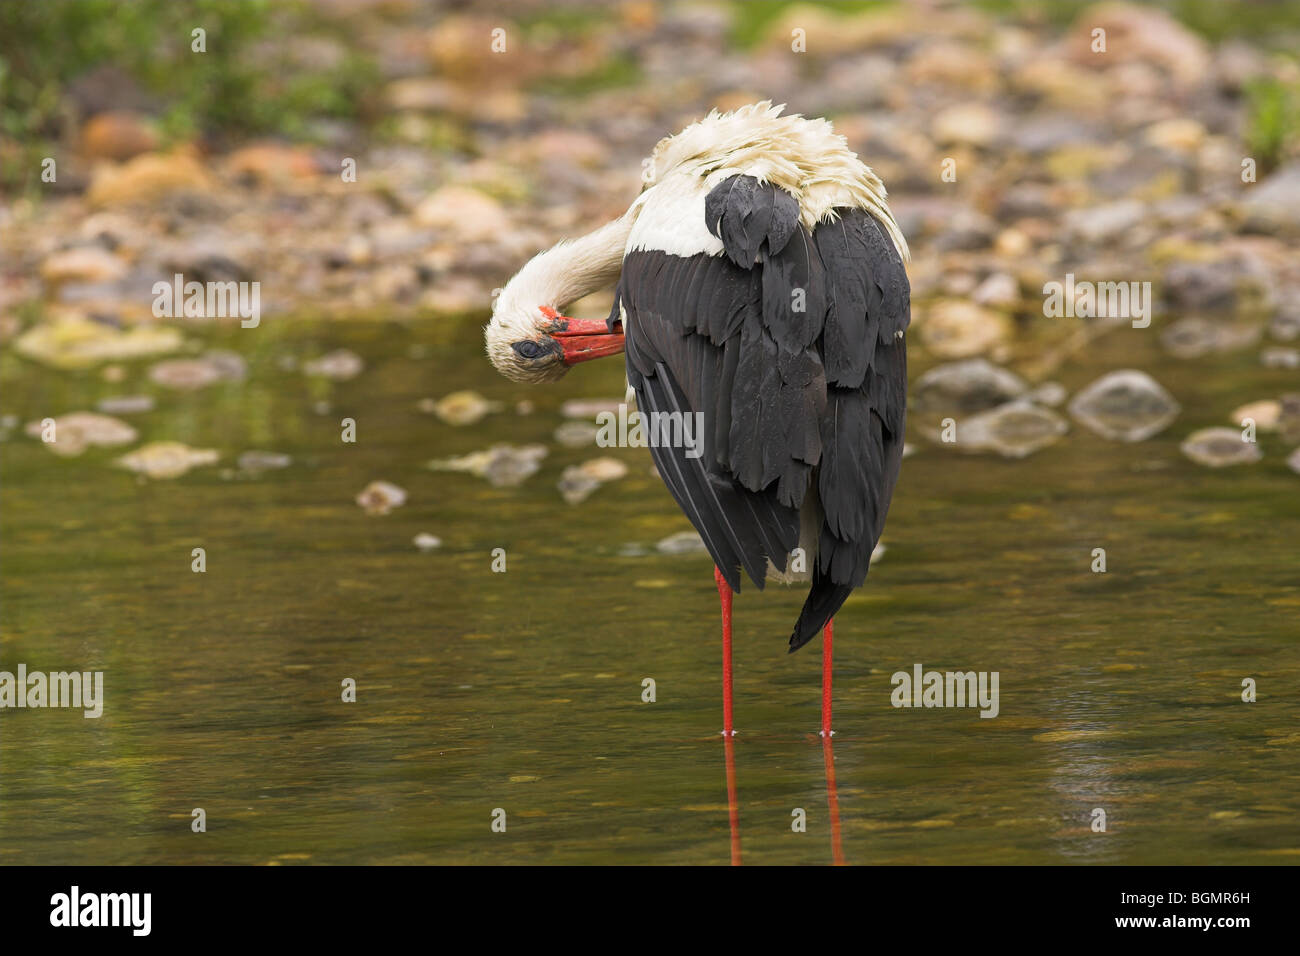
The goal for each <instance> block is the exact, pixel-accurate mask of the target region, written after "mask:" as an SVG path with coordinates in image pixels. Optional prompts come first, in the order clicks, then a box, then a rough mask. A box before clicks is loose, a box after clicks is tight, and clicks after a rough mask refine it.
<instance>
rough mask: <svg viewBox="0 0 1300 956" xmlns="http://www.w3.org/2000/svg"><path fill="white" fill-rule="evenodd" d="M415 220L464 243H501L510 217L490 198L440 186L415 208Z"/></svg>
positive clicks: (482, 194) (463, 189) (468, 191)
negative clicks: (495, 241)
mask: <svg viewBox="0 0 1300 956" xmlns="http://www.w3.org/2000/svg"><path fill="white" fill-rule="evenodd" d="M415 221H416V222H418V223H419V224H420V225H422V226H429V227H432V228H434V229H438V230H441V231H444V232H447V233H450V234H451V235H452V236H453V237H454V238H455V239H458V240H462V241H466V242H483V241H492V240H497V241H500V239H501V237H502V236H503V235H505V234H507V233H509V232H510V230H511V223H510V218H509V217H508V216H507V215H506V214H505V211H504V210H503V209H502V208H501V204H500V203H498V202H497V201H496V200H495V199H493V198H492V197H491V196H488V195H487V194H485V193H481V192H479V191H478V190H477V189H471V188H469V187H467V186H443V187H442V188H441V189H439V190H437V191H436V192H434V193H432V194H431V195H430V196H428V197H427V198H426V199H425V200H424V201H423V202H421V203H420V204H419V205H418V206H417V207H416V208H415Z"/></svg>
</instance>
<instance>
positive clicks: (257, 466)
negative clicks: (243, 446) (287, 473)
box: [235, 451, 293, 474]
mask: <svg viewBox="0 0 1300 956" xmlns="http://www.w3.org/2000/svg"><path fill="white" fill-rule="evenodd" d="M235 463H236V464H237V465H238V466H239V467H240V469H241V470H243V471H246V472H250V473H251V474H258V473H260V472H263V471H275V470H277V469H280V468H288V467H289V466H290V465H291V464H293V458H291V457H290V456H289V455H286V454H283V453H282V452H277V451H246V452H244V453H243V454H241V455H240V456H239V458H238V459H236V461H235Z"/></svg>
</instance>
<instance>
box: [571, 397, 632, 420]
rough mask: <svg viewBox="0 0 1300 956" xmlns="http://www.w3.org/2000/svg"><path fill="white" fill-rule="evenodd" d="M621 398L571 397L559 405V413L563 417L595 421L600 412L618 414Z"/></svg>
mask: <svg viewBox="0 0 1300 956" xmlns="http://www.w3.org/2000/svg"><path fill="white" fill-rule="evenodd" d="M622 403H623V400H622V399H621V398H571V399H569V400H568V401H567V402H565V403H564V404H563V405H561V406H560V414H561V415H563V416H564V417H565V418H585V419H588V420H590V421H595V419H596V416H597V415H599V414H601V413H602V412H612V413H613V414H615V415H617V414H618V409H619V406H620V405H621V404H622Z"/></svg>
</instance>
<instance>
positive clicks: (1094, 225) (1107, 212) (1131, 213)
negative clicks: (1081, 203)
mask: <svg viewBox="0 0 1300 956" xmlns="http://www.w3.org/2000/svg"><path fill="white" fill-rule="evenodd" d="M1145 216H1146V206H1145V205H1144V204H1143V203H1140V202H1138V201H1137V200H1135V199H1121V200H1119V201H1118V202H1113V203H1106V204H1105V205H1101V206H1086V207H1083V208H1081V209H1071V210H1070V211H1069V212H1067V213H1066V214H1065V226H1066V228H1067V229H1069V230H1070V231H1071V232H1073V233H1074V234H1075V235H1077V236H1079V237H1080V238H1082V239H1085V240H1087V241H1088V242H1094V243H1101V242H1108V241H1110V240H1113V239H1116V238H1118V237H1119V236H1120V235H1121V234H1122V233H1125V232H1127V231H1128V230H1130V229H1132V228H1133V227H1134V226H1136V225H1138V223H1140V222H1142V220H1143V219H1144V218H1145Z"/></svg>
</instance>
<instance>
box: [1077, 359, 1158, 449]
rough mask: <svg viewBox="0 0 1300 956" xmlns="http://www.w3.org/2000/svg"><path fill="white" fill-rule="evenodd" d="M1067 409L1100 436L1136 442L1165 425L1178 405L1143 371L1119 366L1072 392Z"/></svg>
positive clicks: (1078, 420) (1148, 436)
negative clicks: (1074, 393) (1079, 390)
mask: <svg viewBox="0 0 1300 956" xmlns="http://www.w3.org/2000/svg"><path fill="white" fill-rule="evenodd" d="M1069 411H1070V415H1071V417H1073V418H1074V420H1075V421H1077V422H1079V423H1080V424H1082V425H1084V426H1086V427H1087V428H1089V429H1091V430H1092V431H1094V432H1096V433H1097V434H1098V435H1101V436H1102V437H1103V438H1110V439H1114V440H1116V441H1128V442H1136V441H1143V440H1145V439H1147V438H1150V437H1151V436H1152V435H1155V434H1156V433H1158V432H1160V431H1162V430H1164V429H1165V428H1167V427H1168V426H1169V424H1170V423H1171V422H1172V421H1173V420H1174V419H1175V418H1176V417H1178V413H1179V412H1180V411H1181V408H1180V406H1179V404H1178V403H1177V402H1176V401H1174V397H1173V396H1172V395H1170V394H1169V393H1168V392H1167V391H1165V389H1164V388H1163V387H1161V385H1160V383H1159V382H1157V381H1156V380H1155V379H1153V378H1152V377H1151V376H1150V375H1148V374H1147V373H1146V372H1143V371H1140V370H1138V369H1121V370H1120V371H1117V372H1110V373H1108V374H1106V375H1103V376H1102V377H1101V378H1099V379H1097V380H1096V381H1095V382H1093V383H1092V384H1091V385H1089V386H1088V387H1087V388H1085V389H1083V390H1082V391H1081V392H1079V393H1078V394H1077V395H1075V396H1074V398H1073V400H1072V401H1071V402H1070V406H1069Z"/></svg>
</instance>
